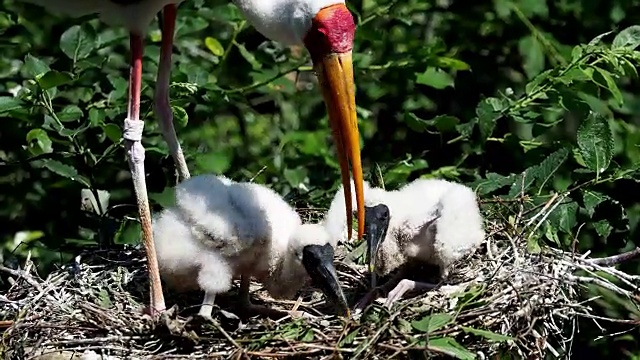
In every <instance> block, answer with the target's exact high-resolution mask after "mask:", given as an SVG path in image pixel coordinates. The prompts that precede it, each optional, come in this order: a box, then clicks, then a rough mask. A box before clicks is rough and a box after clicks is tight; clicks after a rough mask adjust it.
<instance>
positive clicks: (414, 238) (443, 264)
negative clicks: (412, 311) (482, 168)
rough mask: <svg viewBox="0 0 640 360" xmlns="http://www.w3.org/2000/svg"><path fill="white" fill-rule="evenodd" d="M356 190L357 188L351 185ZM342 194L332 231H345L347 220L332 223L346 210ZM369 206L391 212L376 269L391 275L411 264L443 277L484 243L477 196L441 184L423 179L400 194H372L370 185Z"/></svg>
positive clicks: (366, 191)
mask: <svg viewBox="0 0 640 360" xmlns="http://www.w3.org/2000/svg"><path fill="white" fill-rule="evenodd" d="M352 186H353V184H352ZM341 191H342V189H340V190H339V191H338V194H336V196H335V198H334V200H333V202H332V207H335V208H336V210H334V209H330V210H329V212H328V213H327V218H326V219H325V221H327V222H329V224H327V225H326V227H327V229H331V231H333V232H335V231H343V233H342V234H344V229H345V228H346V224H345V223H344V218H339V217H338V216H335V217H330V216H329V215H330V214H332V213H333V211H335V212H336V214H337V213H338V211H339V210H337V209H340V208H342V209H344V199H343V196H342V195H341ZM364 194H365V206H375V205H377V204H385V205H387V207H388V208H389V212H390V216H389V227H388V231H387V235H386V237H385V239H384V240H383V242H382V243H381V244H380V249H379V250H378V257H377V259H376V269H377V272H378V273H379V274H381V275H386V274H388V273H389V272H391V271H393V270H395V269H396V268H398V267H399V266H401V265H403V264H405V263H406V262H407V261H408V260H417V261H421V262H425V263H429V264H433V265H437V266H439V267H440V271H441V276H442V277H445V276H446V275H447V274H448V270H449V267H450V265H452V264H453V263H454V262H456V261H458V260H459V259H461V258H462V257H464V256H466V255H467V254H469V253H470V252H471V251H473V250H474V249H475V248H476V247H477V246H478V245H480V244H481V243H482V241H483V240H484V235H485V233H484V229H483V220H482V216H481V214H480V209H479V207H478V203H477V198H476V195H475V193H474V192H473V190H472V189H471V188H469V187H467V186H465V185H462V184H458V183H454V182H449V181H446V180H440V179H418V180H415V181H413V182H411V183H409V184H407V185H405V186H403V187H401V188H400V189H398V190H390V191H385V190H384V189H382V188H372V187H370V186H369V184H368V183H366V182H365V186H364Z"/></svg>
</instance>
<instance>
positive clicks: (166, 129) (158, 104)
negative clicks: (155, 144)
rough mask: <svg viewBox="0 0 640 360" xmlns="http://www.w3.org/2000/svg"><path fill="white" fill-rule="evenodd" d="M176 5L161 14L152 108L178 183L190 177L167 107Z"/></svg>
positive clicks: (166, 7) (167, 7)
mask: <svg viewBox="0 0 640 360" xmlns="http://www.w3.org/2000/svg"><path fill="white" fill-rule="evenodd" d="M176 11H177V9H176V5H175V4H170V5H166V6H165V7H164V9H163V11H162V12H163V14H162V26H161V29H162V44H161V45H160V61H159V62H158V77H157V81H156V92H155V96H154V107H155V110H156V114H157V115H158V117H159V118H160V122H159V125H160V130H161V131H162V136H163V137H164V139H165V141H166V142H167V144H168V145H169V152H170V153H171V156H172V157H173V161H174V162H175V164H176V169H177V170H178V178H179V181H183V180H186V179H188V178H190V177H191V175H190V174H189V169H188V168H187V162H186V160H185V158H184V153H183V152H182V147H181V146H180V143H179V142H178V136H177V135H176V129H175V127H174V125H173V113H172V111H171V106H169V81H170V78H171V53H172V51H173V33H174V32H175V25H176Z"/></svg>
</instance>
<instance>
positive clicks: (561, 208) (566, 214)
mask: <svg viewBox="0 0 640 360" xmlns="http://www.w3.org/2000/svg"><path fill="white" fill-rule="evenodd" d="M577 213H578V203H576V202H575V201H569V202H566V203H563V204H560V205H558V207H556V208H555V210H553V212H552V213H551V214H549V220H550V221H551V222H552V223H553V224H554V225H555V226H557V228H558V230H562V231H564V232H565V233H567V234H571V233H572V230H573V228H574V227H575V225H576V223H577Z"/></svg>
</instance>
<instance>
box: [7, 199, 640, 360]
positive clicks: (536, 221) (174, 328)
mask: <svg viewBox="0 0 640 360" xmlns="http://www.w3.org/2000/svg"><path fill="white" fill-rule="evenodd" d="M560 201H562V197H561V196H557V197H553V198H552V199H551V200H550V201H549V203H547V204H546V205H545V206H544V207H542V208H541V209H540V210H538V211H537V212H535V213H533V214H529V215H528V216H527V215H525V214H524V212H523V209H522V208H520V209H519V210H518V211H517V213H518V214H517V216H516V217H515V219H516V220H515V223H514V222H513V221H511V222H507V221H502V220H500V219H491V220H488V221H487V234H489V236H488V237H487V240H486V242H485V244H484V245H483V247H482V248H481V249H479V250H478V251H477V252H476V253H474V254H473V255H471V256H470V257H469V258H467V259H464V260H463V261H460V262H459V263H458V264H457V265H456V266H455V268H454V269H453V271H452V273H451V275H450V277H449V279H448V281H447V282H446V285H442V286H439V287H438V288H436V289H435V290H432V291H429V292H427V293H425V294H422V295H420V296H418V297H414V298H410V299H405V300H402V301H400V302H398V303H397V304H396V305H395V306H394V307H393V308H392V309H391V310H388V309H386V308H384V307H382V306H380V305H379V304H378V303H376V304H374V305H373V306H371V307H369V308H368V309H367V310H366V311H365V313H364V314H362V316H361V318H360V319H344V318H340V317H336V316H331V315H324V313H325V311H324V309H325V308H326V304H324V300H323V297H322V296H320V294H319V293H317V292H314V291H313V290H312V289H304V291H302V294H301V296H300V298H298V300H297V301H282V300H274V299H271V298H269V297H268V296H267V295H266V294H264V292H263V291H262V290H261V288H260V286H259V285H258V284H253V290H254V291H253V292H252V296H253V297H254V298H253V299H252V301H254V302H263V303H266V304H267V305H268V306H272V307H279V308H287V309H291V308H292V307H298V308H301V309H303V310H305V311H307V312H310V313H314V314H316V315H319V316H318V317H317V318H314V319H291V318H285V319H281V320H278V321H275V320H270V319H264V318H258V317H256V318H251V319H249V320H247V321H246V323H244V324H242V326H239V327H237V326H236V327H235V328H233V329H228V327H226V329H225V326H217V325H214V324H208V323H203V322H198V321H194V318H192V317H191V316H190V315H192V314H194V313H195V312H197V307H198V306H199V303H200V301H201V297H200V294H193V295H192V296H191V297H189V296H183V295H172V294H171V293H170V292H168V293H167V301H168V305H171V304H179V306H180V310H179V309H178V307H177V306H173V307H172V308H171V309H170V310H169V311H167V312H166V313H165V314H163V315H162V316H161V318H160V319H159V320H157V321H153V320H152V319H151V318H150V317H148V316H147V315H144V314H143V313H142V311H141V310H140V309H141V308H142V305H141V304H142V303H146V301H147V299H148V290H147V286H148V285H147V278H146V264H145V261H144V256H143V253H142V251H141V250H139V249H136V248H129V249H124V250H111V251H95V250H93V251H91V252H87V253H85V254H82V255H81V256H79V257H77V258H76V259H75V261H74V262H72V263H71V264H68V265H66V266H64V267H63V268H61V269H59V270H57V271H54V272H52V273H51V274H49V275H48V276H47V277H46V278H41V277H40V276H39V275H38V274H37V272H36V269H35V266H33V264H32V262H31V261H27V263H26V264H25V267H24V269H19V270H16V269H9V268H6V267H0V272H1V273H3V275H4V276H3V278H4V279H6V280H7V281H8V282H9V283H10V287H9V289H8V291H7V292H6V293H5V294H4V295H0V319H2V320H0V328H2V327H4V328H5V329H4V333H3V336H2V348H1V349H0V354H1V355H2V357H3V358H7V359H44V358H45V357H43V356H44V354H49V357H48V358H49V359H56V358H55V357H51V356H52V355H55V356H59V358H60V359H71V358H75V359H89V358H91V357H90V355H94V356H95V355H97V354H99V355H102V356H103V358H109V359H120V358H127V359H150V358H153V359H160V358H163V359H164V358H193V359H198V358H247V357H256V358H273V357H289V356H295V357H302V358H328V357H332V356H335V355H340V356H343V357H346V358H350V359H356V358H359V359H363V358H371V359H378V358H379V359H384V358H389V357H394V356H395V357H409V356H412V355H413V356H415V355H416V354H422V353H424V352H425V351H427V352H430V353H431V354H434V355H438V354H443V355H455V356H457V357H458V358H471V357H474V356H476V357H480V358H486V357H489V356H492V355H495V354H498V353H504V352H511V353H513V354H516V355H518V357H526V358H543V357H545V356H546V355H547V354H551V355H553V356H556V357H558V356H564V357H568V356H570V353H571V350H570V349H571V344H572V340H573V334H574V333H575V330H576V329H575V328H576V324H577V319H578V318H580V317H583V318H590V319H594V321H603V320H608V321H612V322H617V323H623V324H629V325H630V326H637V324H638V321H637V320H629V319H607V318H604V317H602V316H597V315H595V314H594V313H593V311H592V309H591V308H590V302H591V301H593V299H586V300H585V299H583V297H581V296H580V294H581V290H582V289H583V288H584V287H585V286H595V287H598V288H601V289H606V290H607V291H609V292H612V293H614V294H617V295H619V296H621V297H624V298H626V299H629V300H630V301H632V302H635V303H637V302H640V301H639V300H638V296H637V295H636V293H637V290H638V284H639V282H640V276H636V275H629V274H625V273H624V272H622V271H620V270H617V269H616V268H614V267H610V266H608V265H607V264H608V263H607V261H608V260H607V261H602V260H594V259H589V258H588V257H587V256H586V255H582V256H580V255H577V254H574V253H569V252H564V251H560V250H557V249H553V248H548V247H543V248H542V249H541V250H540V251H539V252H538V253H531V252H530V251H527V243H528V239H529V237H530V236H531V234H532V233H533V231H535V230H536V229H538V228H539V227H540V224H541V223H542V222H544V221H545V219H546V218H547V216H548V214H549V213H550V212H551V211H553V209H554V208H555V205H556V204H557V203H558V202H560ZM319 213H320V212H319V211H316V210H306V211H305V212H304V214H303V218H304V219H305V220H317V219H318V217H319V216H318V214H319ZM341 250H342V251H340V252H337V254H338V255H337V256H338V259H337V268H338V270H339V275H340V279H341V282H342V285H343V286H344V289H345V294H346V295H347V298H348V299H349V300H350V301H351V302H353V303H355V302H356V301H357V300H358V299H359V298H360V297H361V296H362V295H363V294H364V293H366V291H367V290H368V289H367V281H366V279H367V277H366V274H365V267H364V266H363V265H358V264H356V263H355V262H354V261H353V259H354V258H357V256H354V255H353V254H354V253H356V252H357V249H356V250H354V249H353V248H352V245H350V244H349V245H343V246H341ZM234 296H235V294H233V293H231V294H229V295H228V296H227V299H228V301H229V302H233V298H234ZM216 302H218V299H216ZM220 306H221V308H225V307H226V305H225V298H224V297H221V301H220ZM425 324H426V325H425Z"/></svg>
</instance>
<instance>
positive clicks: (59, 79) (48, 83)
mask: <svg viewBox="0 0 640 360" xmlns="http://www.w3.org/2000/svg"><path fill="white" fill-rule="evenodd" d="M72 81H73V76H72V75H71V74H70V73H68V72H58V71H55V70H51V71H47V72H46V73H45V74H44V75H42V77H40V78H39V79H38V84H40V87H42V89H43V90H48V89H50V88H53V87H56V86H60V85H66V84H69V83H71V82H72Z"/></svg>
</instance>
